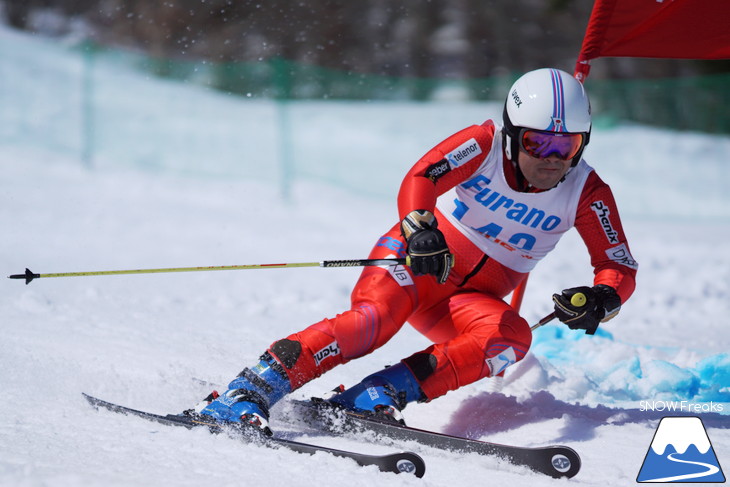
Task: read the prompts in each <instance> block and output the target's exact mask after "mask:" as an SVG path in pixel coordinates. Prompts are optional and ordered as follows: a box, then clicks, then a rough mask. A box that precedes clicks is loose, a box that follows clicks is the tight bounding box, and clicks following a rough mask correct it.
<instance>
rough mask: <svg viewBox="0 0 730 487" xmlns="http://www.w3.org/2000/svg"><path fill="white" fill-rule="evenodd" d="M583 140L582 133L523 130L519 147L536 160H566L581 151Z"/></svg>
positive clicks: (583, 135)
mask: <svg viewBox="0 0 730 487" xmlns="http://www.w3.org/2000/svg"><path fill="white" fill-rule="evenodd" d="M585 139H586V138H585V134H582V133H565V134H559V133H555V132H542V131H540V130H532V129H523V130H522V133H521V134H520V145H521V146H522V149H524V151H525V152H527V153H528V154H529V155H531V156H532V157H536V158H538V159H547V158H548V157H551V156H556V157H558V158H559V159H563V160H568V159H572V158H574V157H575V156H576V155H577V154H578V153H579V152H580V151H581V150H582V149H583V146H584V145H585Z"/></svg>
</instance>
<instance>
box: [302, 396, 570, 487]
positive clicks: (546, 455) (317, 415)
mask: <svg viewBox="0 0 730 487" xmlns="http://www.w3.org/2000/svg"><path fill="white" fill-rule="evenodd" d="M290 403H291V404H292V410H293V413H294V415H295V417H299V418H301V419H302V420H303V421H304V422H306V423H308V424H310V425H317V426H320V427H324V428H325V429H327V430H328V431H330V432H333V433H345V432H355V433H359V432H366V431H371V432H373V433H375V434H376V435H382V436H385V437H388V438H391V439H394V440H404V441H415V442H417V443H420V444H422V445H425V446H429V447H434V448H439V449H444V450H451V451H460V452H466V453H478V454H481V455H493V456H498V457H501V458H504V459H505V460H507V461H509V462H510V463H512V464H514V465H523V466H526V467H528V468H530V469H532V470H534V471H535V472H539V473H542V474H545V475H549V476H550V477H554V478H560V477H568V478H570V477H573V476H575V475H576V474H577V473H578V471H579V470H580V466H581V460H580V456H579V455H578V453H577V452H576V451H575V450H573V449H572V448H570V447H567V446H560V445H553V446H545V447H536V448H531V447H520V446H511V445H502V444H499V443H489V442H486V441H480V440H472V439H468V438H462V437H458V436H451V435H447V434H444V433H437V432H434V431H428V430H422V429H418V428H410V427H408V426H402V425H400V424H398V423H395V422H390V421H387V420H379V419H377V418H373V417H371V416H365V415H362V414H359V413H356V412H353V411H347V410H344V409H341V408H339V407H337V406H335V405H333V404H330V403H328V402H326V401H324V400H322V399H318V398H313V399H312V400H311V401H300V400H294V401H290Z"/></svg>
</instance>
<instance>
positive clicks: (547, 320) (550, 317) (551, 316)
mask: <svg viewBox="0 0 730 487" xmlns="http://www.w3.org/2000/svg"><path fill="white" fill-rule="evenodd" d="M554 319H555V313H550V314H549V315H547V316H545V317H544V318H543V319H541V320H540V321H538V322H537V323H535V324H534V325H532V326H531V327H530V331H535V330H537V329H538V328H540V327H541V326H542V325H547V324H548V323H550V322H551V321H553V320H554Z"/></svg>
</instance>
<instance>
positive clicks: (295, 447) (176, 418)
mask: <svg viewBox="0 0 730 487" xmlns="http://www.w3.org/2000/svg"><path fill="white" fill-rule="evenodd" d="M82 394H83V396H84V398H86V400H87V401H88V402H89V403H90V404H91V405H92V406H94V407H95V408H97V409H98V408H104V409H108V410H109V411H113V412H115V413H122V414H126V415H132V416H137V417H139V418H143V419H145V420H147V421H153V422H157V423H161V424H165V425H171V426H182V427H185V428H188V429H192V428H198V427H207V428H208V429H209V430H210V431H211V432H213V433H220V432H223V431H225V430H226V429H225V427H224V426H222V425H221V424H219V423H216V422H215V421H213V420H211V421H210V422H207V421H205V420H204V419H201V418H199V417H198V418H194V417H191V416H187V415H184V414H167V415H161V414H154V413H149V412H146V411H140V410H138V409H132V408H129V407H126V406H121V405H119V404H115V403H111V402H108V401H104V400H103V399H99V398H97V397H94V396H90V395H88V394H86V393H82ZM238 437H240V438H241V439H243V440H246V441H250V442H252V443H260V444H263V445H265V446H269V447H283V448H288V449H289V450H292V451H295V452H298V453H306V454H310V455H313V454H315V453H319V452H323V453H329V454H331V455H334V456H337V457H344V458H350V459H352V460H354V461H355V462H357V464H358V465H361V466H367V465H375V466H376V467H378V468H379V469H380V470H381V471H383V472H393V473H408V474H412V475H415V476H416V477H419V478H420V477H423V475H424V473H425V472H426V464H425V462H424V461H423V459H422V458H421V457H420V456H418V455H417V454H415V453H412V452H400V453H393V454H390V455H368V454H365V453H357V452H353V451H347V450H338V449H335V448H329V447H326V446H319V445H313V444H310V443H302V442H299V441H293V440H288V439H285V438H277V437H268V436H265V435H263V434H261V435H259V434H258V433H256V434H255V435H251V436H250V437H249V436H245V435H243V434H240V435H238Z"/></svg>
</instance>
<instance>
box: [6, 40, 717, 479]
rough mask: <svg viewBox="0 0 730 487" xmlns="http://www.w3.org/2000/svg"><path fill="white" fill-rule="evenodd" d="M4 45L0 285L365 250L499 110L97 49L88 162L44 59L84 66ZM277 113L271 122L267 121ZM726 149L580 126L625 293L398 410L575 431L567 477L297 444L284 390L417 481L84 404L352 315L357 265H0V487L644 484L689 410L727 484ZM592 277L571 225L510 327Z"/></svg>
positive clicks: (173, 380)
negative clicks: (140, 66)
mask: <svg viewBox="0 0 730 487" xmlns="http://www.w3.org/2000/svg"><path fill="white" fill-rule="evenodd" d="M15 55H17V56H21V55H22V56H24V57H23V58H22V59H23V60H22V62H21V58H18V63H17V64H11V65H12V68H11V67H9V66H11V65H9V64H8V62H3V63H2V64H3V88H2V95H0V96H2V106H3V109H2V111H1V112H2V113H0V120H2V125H3V127H2V128H0V141H2V145H0V168H1V170H2V175H3V176H2V178H1V179H0V228H1V229H2V237H1V238H0V270H1V271H2V272H0V275H2V276H6V275H10V274H16V273H22V272H23V271H24V269H25V267H29V268H30V269H31V270H32V271H34V272H38V273H54V272H71V271H92V270H116V269H140V268H163V267H181V266H215V265H232V264H265V263H278V262H317V261H322V260H330V259H349V258H362V257H365V256H366V255H367V253H368V251H369V249H370V247H371V246H372V245H373V243H374V242H375V241H376V239H377V237H378V236H379V235H380V234H381V233H383V232H384V231H386V230H387V229H388V228H389V227H390V226H391V225H392V224H393V223H394V221H395V218H396V212H395V193H396V191H397V187H398V184H399V182H400V178H401V177H402V175H403V174H404V173H405V171H406V170H407V168H408V167H409V166H410V165H411V164H413V163H414V162H415V160H416V159H417V158H418V157H419V156H420V154H421V153H423V152H425V151H426V150H428V149H429V148H430V147H431V146H433V145H435V144H436V143H437V142H438V141H440V140H441V139H442V138H444V137H446V136H448V135H450V134H451V133H452V132H454V131H456V130H458V129H459V128H461V127H463V126H467V125H469V124H472V123H480V122H482V121H483V120H484V119H486V118H490V117H498V116H499V112H500V111H499V105H498V104H468V103H463V102H460V103H456V102H454V103H444V102H434V103H425V104H410V103H405V102H403V103H392V104H388V103H335V102H298V103H294V102H292V103H288V104H286V105H283V106H282V105H277V104H275V103H272V102H268V101H262V100H250V99H245V98H243V99H241V98H235V97H231V96H226V95H223V94H216V93H211V92H209V91H207V90H205V89H203V88H199V87H195V86H190V85H184V84H180V83H171V82H164V81H160V80H153V79H150V78H149V76H145V75H141V74H139V73H136V72H135V71H133V70H130V69H128V68H123V67H119V66H116V65H114V64H112V63H103V62H101V61H100V62H99V63H97V65H96V68H95V69H96V71H95V73H94V76H95V77H96V79H97V80H103V81H104V82H103V83H102V84H101V87H100V88H99V89H98V90H97V91H96V94H95V103H96V114H95V123H96V127H97V128H96V132H95V139H94V140H95V147H94V151H95V157H94V158H93V162H92V164H90V165H89V164H84V163H83V161H82V156H81V155H80V154H81V152H82V151H81V150H80V148H81V145H82V144H80V143H79V142H78V140H79V138H78V133H77V132H76V130H77V129H76V128H74V127H76V126H77V125H78V123H76V122H77V120H75V119H73V120H66V119H65V118H64V116H62V114H64V113H69V112H66V109H67V106H66V104H67V103H68V97H64V96H63V89H64V88H63V87H61V88H59V85H61V84H62V83H54V82H53V81H54V76H56V75H54V74H53V73H54V72H55V71H54V69H59V70H61V71H75V70H77V67H78V66H77V62H78V61H77V56H76V55H75V54H73V53H72V52H71V50H70V49H69V48H67V47H64V46H60V45H57V43H51V42H49V41H46V40H43V39H36V38H29V37H27V36H24V35H19V34H17V33H14V32H10V31H0V59H4V60H5V61H7V60H11V61H12V60H13V59H14V58H13V56H15ZM51 65H52V66H51ZM49 66H50V67H49ZM39 73H40V74H39ZM49 73H50V74H49ZM66 89H67V88H66ZM59 90H61V91H59ZM73 96H76V95H73ZM69 116H70V115H69ZM282 117H283V120H284V121H285V122H286V123H285V124H284V127H285V128H287V127H288V131H287V132H286V133H281V132H279V131H277V130H280V129H281V128H282V125H281V121H282ZM71 118H73V117H71ZM54 119H55V122H54ZM277 119H278V120H279V121H278V122H277ZM64 120H65V121H66V122H67V123H64ZM285 138H286V139H288V142H286V144H284V143H282V140H281V139H285ZM77 149H78V150H77ZM729 153H730V138H728V137H726V136H709V135H704V134H698V133H677V132H669V131H663V130H659V129H654V128H647V127H640V126H632V125H620V126H617V127H605V128H601V127H598V128H596V130H595V131H594V134H593V137H592V141H591V144H590V145H589V147H588V149H587V151H586V159H587V160H588V161H589V163H590V164H591V165H593V166H594V167H595V168H596V169H597V170H598V171H599V174H601V175H602V177H603V178H604V179H605V180H606V181H607V182H609V183H610V184H611V185H612V187H613V188H614V192H615V193H616V196H617V199H618V202H619V207H620V208H621V209H622V212H623V217H624V226H625V230H626V232H627V233H628V235H629V239H630V243H631V247H632V253H633V255H634V257H635V258H636V259H637V260H638V261H639V263H640V269H639V276H638V287H637V291H636V293H635V295H634V296H633V297H632V299H631V300H630V301H629V302H628V303H626V304H625V306H624V308H623V310H622V311H621V313H620V315H619V316H618V317H617V318H616V319H615V320H613V321H611V322H610V323H607V324H605V325H603V326H602V327H601V329H600V332H599V333H598V334H596V335H595V336H593V337H590V336H586V335H584V334H582V333H581V332H573V331H570V330H568V329H567V328H565V327H564V326H562V325H559V324H550V325H546V326H545V327H543V328H541V329H539V330H537V331H536V332H535V334H534V336H535V338H534V346H533V349H532V351H531V353H530V354H529V355H528V356H527V357H526V358H525V360H523V361H522V362H521V363H519V364H517V365H515V366H513V367H512V368H511V369H510V370H508V372H507V374H506V379H505V380H504V383H503V384H501V386H500V385H498V384H495V382H494V381H491V380H485V381H482V382H479V383H476V384H473V385H470V386H467V387H464V388H462V389H461V390H459V391H455V392H452V393H449V394H447V395H446V396H444V397H442V398H439V399H437V400H435V401H432V402H431V403H427V404H413V405H409V406H408V408H407V409H406V410H405V416H406V419H407V421H408V423H409V424H410V425H412V426H416V427H420V428H426V429H434V430H438V431H442V432H447V433H450V434H456V435H463V436H468V437H471V438H478V439H483V440H487V441H494V442H501V443H508V444H515V445H524V446H540V445H549V444H556V443H561V444H566V445H568V446H571V447H572V448H574V449H576V450H577V451H578V452H579V454H580V455H581V456H582V459H583V467H582V470H581V472H580V473H579V474H578V475H577V476H576V477H575V478H574V479H571V480H569V481H566V480H553V479H550V478H547V477H544V476H541V475H539V474H535V473H533V472H531V471H529V470H527V469H525V468H522V467H516V466H512V465H509V464H507V463H505V462H504V461H502V460H500V459H497V458H489V457H480V456H478V455H474V454H467V455H465V454H458V453H452V452H444V451H438V450H434V449H430V448H426V447H422V446H419V445H417V444H412V443H393V442H390V441H388V440H385V439H381V438H371V437H365V438H356V437H333V436H327V435H314V434H312V433H311V432H309V433H306V434H300V433H298V432H297V430H296V429H294V428H292V427H291V425H289V424H287V423H284V422H282V421H280V420H279V419H278V418H277V416H282V415H283V414H282V413H283V412H284V411H285V409H286V400H285V401H283V402H282V403H281V405H277V406H276V407H275V408H274V410H273V420H272V426H273V428H274V429H275V430H276V431H277V432H278V433H279V434H282V435H284V436H286V437H288V438H295V439H300V440H302V441H309V442H313V443H318V444H323V445H327V446H333V447H337V448H343V449H353V450H357V451H363V452H371V453H387V452H392V451H397V450H403V449H408V450H412V451H415V452H417V453H419V454H420V455H421V456H422V457H423V458H424V459H425V461H426V464H427V469H426V475H425V477H424V478H423V479H416V478H414V477H411V476H406V475H394V474H387V473H381V472H378V471H377V470H376V469H375V468H374V467H367V468H362V467H358V466H357V465H356V464H355V463H354V462H352V461H350V460H346V459H341V458H335V457H332V456H328V455H324V454H317V455H315V456H314V457H309V456H306V455H301V454H297V453H293V452H289V451H286V450H272V449H268V448H263V447H259V446H253V445H247V444H242V443H241V442H239V441H237V440H235V439H232V438H227V437H225V436H221V435H217V436H216V435H211V434H209V433H208V432H207V431H202V430H200V431H188V430H184V429H178V428H171V427H165V426H162V425H158V424H153V423H149V422H145V421H143V420H141V419H138V418H133V417H125V416H122V415H118V414H113V413H110V412H106V411H96V410H94V409H93V408H91V407H90V406H89V405H88V404H87V403H86V401H85V400H84V399H83V397H82V395H81V393H82V392H87V393H90V394H92V395H96V396H98V397H100V398H103V399H107V400H110V401H113V402H117V403H120V404H124V405H127V406H130V407H136V408H139V409H145V410H149V411H152V412H157V413H169V412H179V411H182V410H183V409H186V408H188V407H190V406H192V405H193V404H195V403H196V402H197V401H198V400H200V399H201V398H202V397H204V396H205V395H207V394H208V393H209V392H210V390H211V389H213V388H221V387H222V386H223V385H224V384H226V383H227V382H228V381H229V380H230V379H232V378H233V377H234V376H235V375H236V374H237V373H238V372H239V371H240V370H241V369H242V368H243V367H245V366H251V365H252V364H253V363H254V362H255V361H256V359H257V357H258V355H259V354H260V353H261V352H263V351H264V350H265V349H266V348H267V346H268V345H269V344H270V343H271V342H272V341H274V340H276V339H278V338H281V337H283V336H285V335H288V334H289V333H291V332H293V331H297V330H299V329H301V328H303V327H305V326H307V325H309V324H311V323H313V322H315V321H318V320H320V319H322V318H323V317H327V316H332V315H334V314H336V313H338V312H340V311H342V310H344V309H346V308H347V306H348V302H349V292H350V290H351V287H352V285H353V283H354V281H355V280H356V279H357V276H358V272H359V271H358V270H357V269H321V268H301V269H278V270H275V269H268V270H250V271H224V272H195V273H184V274H180V273H176V274H150V275H132V276H113V277H75V278H53V279H52V278H46V279H38V280H36V281H34V282H32V283H31V284H29V285H25V284H24V283H23V282H22V281H20V280H10V279H5V278H4V277H3V278H2V279H1V280H0V296H1V297H0V330H2V341H1V342H0V343H1V344H0V384H1V385H2V392H3V395H4V400H3V401H2V405H1V406H0V485H8V486H10V485H12V486H22V485H28V486H30V485H50V486H97V485H98V486H102V485H103V486H132V485H159V486H168V485H169V486H194V485H203V484H207V485H261V486H285V485H286V486H295V485H311V484H322V485H340V484H344V483H347V485H350V486H352V487H357V486H371V485H378V486H382V487H385V486H406V485H414V486H415V485H418V486H421V485H429V486H446V485H483V484H489V485H504V484H511V485H532V486H538V487H539V486H547V485H556V484H565V483H566V482H569V483H570V484H571V485H601V486H603V485H606V484H607V483H608V484H610V485H626V484H633V483H634V482H635V479H636V476H637V474H638V472H639V470H640V468H641V465H642V461H643V459H644V457H645V455H646V454H647V450H648V448H649V445H650V444H651V441H652V438H653V436H654V432H655V430H656V427H657V425H658V422H659V420H660V419H661V418H662V417H664V416H671V415H676V414H678V413H681V414H685V415H696V416H699V417H700V418H701V419H702V420H703V422H704V425H705V427H706V428H707V433H708V436H709V439H710V440H711V442H712V445H713V448H714V450H715V452H716V454H717V457H718V459H719V462H720V464H721V465H722V466H724V467H725V469H726V470H725V475H726V476H727V475H728V473H730V472H728V470H727V468H728V465H730V353H728V350H730V333H728V331H727V326H728V316H730V259H728V256H727V254H726V252H727V241H728V239H730V196H729V195H728V193H727V191H726V190H725V188H724V186H725V181H726V180H727V179H728V176H730V170H729V169H728V166H727V160H726V159H727V154H729ZM282 161H283V162H282ZM282 192H284V193H285V194H286V195H287V197H286V198H282V197H281V194H282ZM591 277H592V272H591V269H590V267H589V262H588V256H587V252H586V251H585V249H584V248H583V246H582V242H581V241H580V238H579V237H578V236H577V234H576V233H575V232H572V233H570V234H569V235H567V236H566V237H565V238H564V239H563V241H561V242H560V244H559V245H558V248H557V249H556V251H555V252H554V253H553V254H551V255H550V256H549V257H548V258H547V259H546V260H545V261H544V262H542V263H541V264H540V265H539V266H538V268H537V269H536V270H535V271H534V272H533V274H532V275H531V277H530V282H529V285H528V289H527V293H526V296H525V300H524V303H523V305H522V311H523V314H524V316H525V317H526V318H527V319H528V321H530V322H536V321H537V320H539V319H540V318H541V317H542V316H544V315H546V314H547V313H549V312H550V311H551V305H550V304H551V301H550V296H551V294H552V293H553V292H556V291H558V290H560V289H562V288H565V287H572V286H575V285H584V284H590V282H591ZM427 344H428V343H427V341H426V340H425V339H424V338H423V337H421V336H420V335H418V334H417V333H416V332H414V331H413V330H412V329H410V328H409V327H408V325H406V326H405V327H404V328H403V330H402V331H401V332H400V334H399V335H397V336H396V337H395V338H394V339H393V340H392V341H391V342H389V343H388V344H387V345H386V346H385V347H383V348H382V349H380V350H378V351H376V352H375V353H373V354H372V355H370V356H367V357H364V358H362V359H360V360H357V361H354V362H351V363H349V364H347V365H345V366H342V367H339V368H337V369H335V370H333V371H332V372H330V373H329V374H327V375H326V376H324V377H322V378H320V379H318V380H315V381H313V382H312V383H310V384H307V385H306V386H305V387H303V388H302V389H300V390H298V391H296V392H294V393H293V397H296V398H306V397H310V396H313V395H320V394H322V393H323V392H325V391H327V390H329V389H331V388H332V387H334V386H336V385H338V384H345V385H352V384H353V383H355V382H356V381H358V380H359V379H360V378H362V377H363V376H365V375H367V374H368V373H370V372H373V371H374V370H378V369H379V368H381V367H382V366H383V365H386V364H389V363H394V362H395V361H397V360H399V359H400V358H402V357H404V356H408V355H410V354H411V353H412V352H414V351H417V350H420V349H422V348H424V347H425V346H427ZM652 408H654V410H653V411H652V410H651V409H652ZM671 408H676V409H678V411H670V410H669V409H671Z"/></svg>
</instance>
